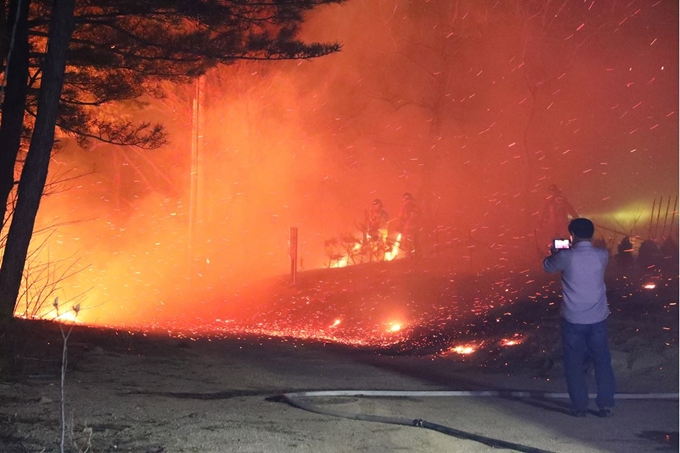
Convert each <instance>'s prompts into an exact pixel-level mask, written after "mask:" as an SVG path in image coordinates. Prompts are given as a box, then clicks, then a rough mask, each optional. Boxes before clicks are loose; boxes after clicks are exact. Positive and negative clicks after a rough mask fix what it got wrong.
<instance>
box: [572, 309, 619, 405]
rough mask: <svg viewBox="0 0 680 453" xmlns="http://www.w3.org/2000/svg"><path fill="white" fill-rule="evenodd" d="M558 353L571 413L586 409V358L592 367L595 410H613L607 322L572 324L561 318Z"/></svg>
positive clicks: (613, 385) (612, 379)
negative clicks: (562, 367) (594, 384)
mask: <svg viewBox="0 0 680 453" xmlns="http://www.w3.org/2000/svg"><path fill="white" fill-rule="evenodd" d="M562 353H563V355H564V375H565V377H566V379H567V389H568V391H569V398H571V406H572V409H573V410H574V411H585V410H587V409H588V386H587V383H586V373H585V370H584V360H585V358H586V354H587V357H589V358H590V359H591V360H592V362H593V366H594V368H595V382H596V383H597V399H596V403H597V407H598V408H600V409H602V408H605V407H608V408H611V407H614V387H615V385H616V384H615V379H614V370H613V369H612V363H611V354H610V353H609V346H608V344H607V321H606V320H604V321H600V322H598V323H595V324H572V323H570V322H569V321H567V320H565V319H564V318H562Z"/></svg>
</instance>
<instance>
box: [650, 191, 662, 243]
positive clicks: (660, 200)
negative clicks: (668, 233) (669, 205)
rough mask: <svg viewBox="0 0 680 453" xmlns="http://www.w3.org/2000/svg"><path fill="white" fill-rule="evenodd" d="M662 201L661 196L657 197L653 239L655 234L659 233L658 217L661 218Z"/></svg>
mask: <svg viewBox="0 0 680 453" xmlns="http://www.w3.org/2000/svg"><path fill="white" fill-rule="evenodd" d="M662 203H663V197H659V207H658V209H657V213H656V226H655V227H654V239H656V236H657V234H658V233H659V219H660V218H661V204H662ZM652 215H653V214H652Z"/></svg>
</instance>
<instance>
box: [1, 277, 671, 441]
mask: <svg viewBox="0 0 680 453" xmlns="http://www.w3.org/2000/svg"><path fill="white" fill-rule="evenodd" d="M331 272H332V270H327V271H323V272H317V273H314V272H310V273H308V274H301V281H300V282H299V283H298V285H297V286H296V287H295V288H291V287H290V286H285V285H282V286H279V287H277V288H276V289H275V290H274V291H273V293H272V292H270V293H269V296H268V297H269V298H272V299H276V300H278V301H279V302H278V305H275V307H274V308H272V310H273V311H275V312H276V313H277V315H278V316H281V312H282V310H283V308H282V307H283V305H284V303H285V301H286V300H288V301H290V300H291V299H293V298H300V297H302V295H307V296H308V295H309V294H320V293H323V292H324V291H325V290H324V289H323V288H325V286H324V285H331V286H333V287H334V288H337V286H338V282H341V281H347V280H348V279H349V280H352V281H353V285H354V286H357V277H358V276H359V275H361V274H360V273H361V272H369V273H370V272H373V271H360V270H357V269H355V270H348V271H343V272H338V273H331ZM380 272H381V275H382V276H383V278H386V277H385V273H384V272H383V271H380ZM305 275H307V276H305ZM428 275H429V277H428V279H427V284H426V286H428V287H431V288H432V287H436V286H437V283H436V281H435V280H436V279H432V278H431V277H432V273H431V272H430V273H429V274H428ZM675 275H676V276H677V273H676V274H675ZM329 276H330V277H329ZM401 277H402V280H404V279H403V275H402V276H401ZM412 277H413V278H414V279H415V280H418V281H420V282H421V283H422V281H424V280H425V278H424V277H423V276H422V275H421V276H413V275H412ZM523 278H525V279H526V277H523ZM370 280H371V281H374V279H373V276H370ZM443 280H446V279H445V278H444V279H443ZM616 281H618V280H616V279H613V280H612V283H611V285H610V305H611V307H612V317H611V318H610V336H611V343H612V345H611V347H612V351H613V363H614V368H615V372H616V375H617V380H618V382H617V384H618V392H619V395H620V396H622V399H620V400H617V407H616V408H615V412H614V416H613V417H612V418H607V419H602V418H599V417H596V416H595V415H594V412H593V413H591V414H589V415H588V416H587V417H586V418H582V419H581V418H574V417H571V416H569V415H568V414H567V408H568V404H567V400H566V399H565V398H563V397H562V396H559V395H557V396H554V395H553V396H550V395H547V394H546V393H545V392H557V393H559V394H561V395H563V393H564V392H565V388H566V387H565V385H564V380H563V378H562V368H561V363H560V359H559V348H558V347H557V344H558V341H557V336H556V335H557V329H556V326H557V319H558V313H557V311H556V306H554V305H550V304H549V303H545V304H544V303H541V304H540V306H541V307H542V308H541V309H540V310H539V309H537V301H536V299H535V298H532V297H529V295H531V294H534V295H535V294H541V293H550V291H551V289H550V288H552V286H551V285H552V284H553V283H551V282H550V281H547V280H540V281H539V280H536V281H535V283H534V285H535V286H533V287H531V288H527V287H526V285H524V287H523V291H524V294H525V295H520V296H518V297H519V300H518V301H515V302H514V303H513V304H512V305H503V306H499V307H496V308H494V309H490V310H487V311H485V312H483V313H476V314H475V316H474V317H472V318H470V319H468V318H465V319H458V320H455V322H452V323H451V324H442V323H441V322H439V323H438V324H437V323H435V324H427V325H425V327H423V328H420V329H414V330H412V331H411V332H410V333H409V335H408V336H407V337H406V338H404V339H402V340H401V341H399V342H397V343H394V344H391V345H373V346H352V345H349V344H343V343H335V342H331V341H323V340H314V339H299V338H297V339H296V338H291V337H285V336H284V337H275V336H272V335H265V334H259V335H256V334H254V333H252V332H251V333H250V334H247V335H244V334H236V333H224V332H223V333H222V334H220V335H195V336H193V338H192V337H184V338H177V337H171V336H168V335H167V334H166V335H154V334H151V333H148V332H147V333H141V332H132V331H125V330H114V329H111V330H108V329H100V328H88V327H83V326H75V327H74V330H73V331H72V333H71V335H70V337H69V340H68V354H69V355H68V357H69V360H68V367H67V371H66V376H65V382H66V384H65V387H64V389H63V390H64V398H63V402H64V409H65V420H64V425H65V426H66V427H67V429H65V430H64V437H65V440H64V444H65V448H64V450H65V451H70V452H78V451H80V452H84V451H90V452H119V451H121V452H144V453H161V452H253V453H255V452H288V451H295V452H310V453H311V452H356V451H359V452H360V451H365V452H394V451H418V452H421V451H422V452H451V451H456V452H486V451H491V450H493V451H499V450H500V451H528V452H541V451H552V452H617V453H619V452H647V451H649V452H658V451H678V399H677V392H678V382H679V381H678V342H677V339H678V310H677V308H678V307H677V302H678V300H677V299H678V297H677V296H678V289H677V277H676V278H674V279H670V280H669V281H668V282H666V283H664V284H663V285H659V287H658V288H657V289H656V290H655V292H654V294H651V293H650V292H648V291H647V292H645V291H644V290H639V289H637V288H638V286H637V283H636V284H635V285H633V286H630V281H627V282H626V283H625V284H624V283H618V284H617V283H616ZM478 283H479V282H478ZM406 284H408V283H406ZM410 284H414V283H413V281H411V283H410ZM359 286H360V285H359ZM322 287H323V288H322ZM633 288H634V289H633ZM366 290H367V291H368V290H373V291H375V289H371V288H367V289H366ZM421 292H422V291H421ZM433 293H441V291H440V288H439V289H438V288H434V290H433ZM307 296H305V297H307ZM355 296H357V294H355ZM459 296H460V297H461V298H462V297H463V296H464V295H459ZM349 299H352V300H356V299H357V297H351V298H346V297H345V298H339V299H337V300H336V301H334V300H330V301H329V300H328V298H327V299H326V302H325V304H326V305H325V308H326V309H329V305H330V306H332V309H333V311H334V312H338V311H339V310H340V309H341V307H340V305H341V304H346V303H349V302H347V301H348V300H349ZM428 303H429V304H432V301H431V300H430V301H428ZM333 304H335V305H333ZM501 305H502V304H501ZM508 307H512V309H511V311H512V316H504V314H507V313H508V312H509V311H508V310H509V308H508ZM345 308H347V307H345ZM420 308H422V307H420ZM310 316H311V317H314V316H317V314H316V312H310V311H309V308H306V309H305V310H303V311H302V312H299V311H298V312H295V311H294V310H290V312H289V313H288V316H287V317H286V319H290V320H292V321H291V322H300V321H301V320H302V319H306V318H308V317H310ZM449 317H451V316H449ZM461 323H462V324H461ZM425 324H426V323H425ZM453 325H458V326H459V327H460V325H464V327H465V328H457V329H455V330H454V329H453V328H452V326H453ZM437 326H438V327H437ZM21 328H22V329H25V334H24V336H25V342H24V343H23V349H22V350H21V351H19V352H20V355H21V360H20V361H18V362H17V366H19V368H15V369H14V370H13V371H14V373H13V377H12V378H10V379H7V380H6V381H4V382H2V383H0V403H1V404H0V451H2V452H8V453H9V452H56V451H60V443H61V437H62V421H61V403H62V398H61V385H60V382H61V381H60V371H61V353H62V344H63V342H62V336H61V333H60V330H59V327H58V326H57V325H55V324H53V323H43V322H22V327H21ZM517 332H520V333H522V334H526V337H527V338H528V340H527V341H525V342H524V343H522V344H521V345H518V346H517V348H506V349H499V348H495V347H489V348H487V349H485V350H484V351H481V350H480V351H479V352H478V353H476V354H474V355H473V356H461V355H457V354H452V353H445V352H446V351H447V347H448V346H447V345H451V344H452V342H453V341H464V340H470V339H472V340H474V339H479V338H480V336H481V335H482V334H483V335H484V337H485V338H496V337H498V338H500V337H502V336H506V335H508V334H509V333H514V334H517ZM487 344H491V343H487ZM588 379H589V381H590V385H591V389H593V390H594V389H595V384H594V378H593V376H592V373H590V374H589V377H588ZM312 390H318V391H339V390H357V391H359V393H363V392H366V391H369V390H391V391H409V392H412V393H409V394H407V395H404V396H386V397H376V396H356V395H354V394H351V395H348V396H335V395H333V394H332V393H331V394H323V395H321V396H317V397H296V398H297V399H296V401H297V402H299V403H301V404H302V405H307V406H309V407H308V408H311V409H318V410H319V411H320V412H329V411H330V412H342V413H345V414H346V415H348V417H338V416H335V415H328V413H317V412H311V411H309V410H304V409H301V408H298V407H294V406H293V405H291V404H288V402H286V401H285V400H284V398H282V395H284V394H289V393H291V392H306V391H312ZM444 390H469V391H473V392H475V393H472V394H471V396H441V395H439V394H435V395H433V396H425V395H424V394H422V393H418V392H421V391H444ZM480 391H492V392H495V393H492V395H491V396H483V395H482V394H480V393H478V392H480ZM512 391H523V392H531V394H530V395H528V396H516V395H517V394H516V393H515V394H513V393H509V392H512ZM626 394H628V395H629V396H630V394H632V395H633V396H634V397H636V399H627V398H626V396H625V395H626ZM668 394H670V395H668ZM631 398H632V396H631ZM637 398H639V399H637ZM591 409H594V403H591ZM372 417H384V419H383V420H387V421H391V422H392V423H381V422H375V421H372V420H371V418H372ZM417 420H424V421H425V422H426V423H425V426H426V427H428V426H429V427H431V426H435V427H439V428H441V427H443V429H439V430H436V429H423V428H422V427H418V426H405V424H399V423H394V422H395V421H396V422H399V421H407V422H413V425H417V424H419V423H418V422H416V421H417ZM406 424H407V423H406ZM420 424H421V425H422V424H423V423H422V422H420ZM429 424H431V425H429Z"/></svg>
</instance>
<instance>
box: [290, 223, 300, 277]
mask: <svg viewBox="0 0 680 453" xmlns="http://www.w3.org/2000/svg"><path fill="white" fill-rule="evenodd" d="M288 255H289V256H290V278H291V281H292V282H293V283H295V282H296V281H297V255H298V229H297V227H290V233H289V236H288Z"/></svg>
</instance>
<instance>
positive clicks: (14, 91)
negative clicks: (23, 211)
mask: <svg viewBox="0 0 680 453" xmlns="http://www.w3.org/2000/svg"><path fill="white" fill-rule="evenodd" d="M18 3H19V1H18V0H13V1H12V2H11V3H10V11H9V16H8V19H9V20H8V27H7V37H6V40H7V42H11V41H12V33H13V30H16V31H15V34H14V37H13V38H14V39H13V44H12V48H11V49H9V53H8V56H7V58H8V59H9V62H8V68H7V80H5V93H4V99H3V100H2V123H1V124H0V233H1V232H2V231H3V230H4V227H5V222H6V221H7V219H6V216H7V209H8V205H9V203H10V199H9V196H10V193H11V192H12V188H13V187H14V168H15V164H16V160H17V155H18V154H19V147H20V146H21V131H22V127H23V124H24V106H25V105H26V92H27V83H28V8H29V6H30V3H31V2H30V0H23V1H21V3H20V5H18ZM19 6H20V7H21V10H20V11H19V15H18V17H17V7H19Z"/></svg>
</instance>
